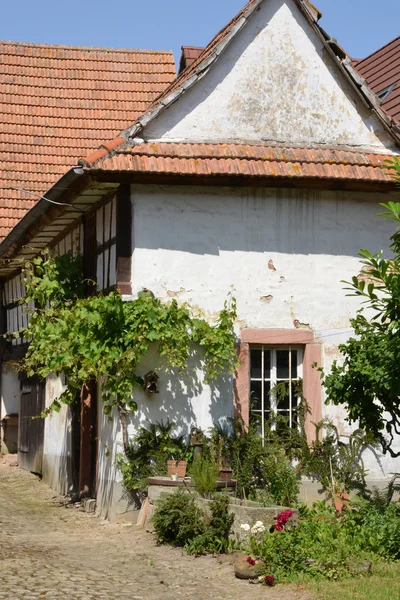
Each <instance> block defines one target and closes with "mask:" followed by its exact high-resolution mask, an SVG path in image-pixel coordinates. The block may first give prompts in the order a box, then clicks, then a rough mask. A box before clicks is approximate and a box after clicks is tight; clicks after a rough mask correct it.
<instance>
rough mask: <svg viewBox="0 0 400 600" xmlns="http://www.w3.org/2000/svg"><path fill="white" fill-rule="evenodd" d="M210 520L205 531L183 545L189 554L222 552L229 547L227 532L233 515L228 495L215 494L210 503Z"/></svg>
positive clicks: (233, 517)
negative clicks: (230, 511) (230, 510)
mask: <svg viewBox="0 0 400 600" xmlns="http://www.w3.org/2000/svg"><path fill="white" fill-rule="evenodd" d="M210 511H211V521H210V523H209V525H208V527H207V528H206V530H205V532H204V533H202V534H201V535H198V536H197V537H195V538H194V539H193V540H192V541H191V542H188V543H187V544H186V545H185V550H186V551H187V552H188V553H189V554H194V555H195V556H200V554H207V553H208V552H212V553H213V554H224V553H225V552H227V550H228V549H229V545H230V544H229V534H230V531H231V528H232V525H233V521H234V520H235V516H234V515H233V514H231V513H229V497H228V496H225V495H224V494H216V496H215V498H214V500H213V501H212V502H211V504H210Z"/></svg>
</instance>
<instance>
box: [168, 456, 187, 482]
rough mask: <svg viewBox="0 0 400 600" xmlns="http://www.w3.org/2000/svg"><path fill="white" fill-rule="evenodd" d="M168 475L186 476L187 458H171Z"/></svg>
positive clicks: (181, 477)
mask: <svg viewBox="0 0 400 600" xmlns="http://www.w3.org/2000/svg"><path fill="white" fill-rule="evenodd" d="M167 466H168V475H178V477H179V478H180V479H183V478H184V477H185V476H186V467H187V461H186V460H169V461H168V462H167Z"/></svg>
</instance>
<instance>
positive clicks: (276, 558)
mask: <svg viewBox="0 0 400 600" xmlns="http://www.w3.org/2000/svg"><path fill="white" fill-rule="evenodd" d="M250 544H251V545H250V549H249V550H250V552H251V553H252V554H253V555H254V556H257V557H259V558H261V559H262V560H263V561H265V563H266V565H268V570H269V572H270V573H271V574H273V575H274V576H275V577H276V578H277V579H278V580H280V581H284V580H291V579H293V578H296V577H297V576H298V575H302V576H304V577H306V578H331V579H340V578H345V577H348V576H351V575H354V574H355V573H358V571H357V569H358V567H359V565H360V564H361V563H362V561H364V560H376V559H386V560H399V559H400V510H399V506H398V505H396V504H394V503H392V504H390V505H389V506H387V507H386V508H384V509H382V510H380V509H379V508H377V507H376V506H375V505H374V504H373V503H372V502H368V501H360V502H359V503H358V504H355V505H353V506H352V509H351V510H347V511H346V512H345V513H344V514H343V515H342V516H341V517H338V516H337V514H336V513H335V511H334V510H333V509H332V508H327V507H326V506H325V505H324V504H322V503H319V504H318V505H314V508H313V509H311V510H310V509H307V508H306V507H302V509H301V510H300V518H299V523H298V525H297V526H293V525H290V523H289V524H288V525H287V526H286V527H285V529H284V530H283V531H274V532H273V533H272V534H271V533H265V534H263V535H262V536H260V535H257V536H253V537H252V538H251V542H250Z"/></svg>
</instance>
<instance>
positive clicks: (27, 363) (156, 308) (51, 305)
mask: <svg viewBox="0 0 400 600" xmlns="http://www.w3.org/2000/svg"><path fill="white" fill-rule="evenodd" d="M24 275H25V287H26V298H25V300H24V302H25V303H26V304H28V303H30V304H32V303H34V305H35V306H36V309H35V311H34V312H33V314H32V316H31V319H30V322H29V326H28V327H27V328H26V329H24V331H23V333H24V337H25V338H26V339H31V340H32V341H31V343H30V346H29V350H28V352H27V354H26V356H25V358H24V359H23V361H22V364H21V368H23V369H25V370H26V371H27V372H29V373H31V374H34V373H35V374H38V375H40V376H41V377H43V378H45V377H47V376H48V375H50V374H51V373H55V374H56V375H60V374H61V373H64V374H65V375H66V376H67V377H68V382H69V383H68V389H69V391H68V394H64V395H63V396H61V397H60V398H59V399H58V401H60V402H64V403H68V398H70V397H72V396H73V397H75V396H74V395H76V393H77V391H79V390H80V388H81V386H82V384H83V383H84V382H86V381H89V380H91V379H94V380H101V382H102V392H103V400H104V401H105V403H106V406H105V412H106V414H108V415H110V414H111V412H112V407H113V406H117V405H118V406H123V407H124V409H128V410H136V409H137V404H136V402H135V401H134V400H133V398H132V393H133V390H134V388H135V387H138V386H139V387H142V386H143V383H144V382H143V379H142V378H140V377H139V376H138V375H137V373H136V369H137V367H138V365H139V363H140V362H141V361H142V360H143V358H144V357H145V356H146V354H147V353H148V351H149V349H150V347H151V346H152V345H154V344H157V345H158V346H157V347H158V351H159V354H160V356H161V357H162V359H163V366H162V368H163V369H164V370H171V369H177V370H178V371H180V372H184V373H186V374H187V373H188V364H187V361H188V357H189V354H190V352H191V348H192V345H193V344H197V345H200V346H201V347H202V349H203V350H204V369H205V375H206V380H207V381H211V380H212V379H214V378H215V377H217V376H218V375H219V374H221V373H232V372H233V371H234V369H235V367H236V365H237V355H236V351H235V335H234V325H233V324H234V321H235V319H236V303H235V300H234V299H233V298H232V297H229V299H228V300H227V302H226V303H225V305H224V309H223V310H222V311H221V313H220V315H219V318H218V320H217V323H216V324H214V325H210V324H209V323H207V322H206V321H205V320H203V319H200V318H199V317H198V316H197V317H196V318H193V316H192V315H191V313H190V311H189V308H188V307H187V306H186V305H179V304H178V303H177V302H176V300H173V301H172V302H170V303H168V304H164V303H163V302H161V301H160V300H159V299H157V298H154V297H153V296H152V294H150V293H145V292H144V293H140V294H139V295H138V298H137V299H136V300H134V301H131V302H123V300H122V297H121V295H120V294H119V293H117V292H112V293H110V294H108V295H102V294H98V295H91V296H89V297H87V296H86V295H85V292H87V285H88V282H85V281H83V280H82V259H81V257H80V256H76V257H74V256H72V254H71V253H68V254H65V255H63V256H61V257H55V256H52V255H51V253H50V252H49V251H45V252H44V253H43V254H42V255H40V256H38V257H36V258H35V259H34V260H33V261H32V263H28V264H27V265H26V266H25V271H24ZM54 408H55V409H56V408H57V405H55V406H54Z"/></svg>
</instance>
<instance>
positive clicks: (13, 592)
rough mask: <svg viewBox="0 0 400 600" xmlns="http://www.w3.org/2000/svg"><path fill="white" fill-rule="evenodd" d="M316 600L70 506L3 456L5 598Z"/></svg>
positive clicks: (0, 567)
mask: <svg viewBox="0 0 400 600" xmlns="http://www.w3.org/2000/svg"><path fill="white" fill-rule="evenodd" d="M103 598H104V599H112V600H113V599H116V600H117V599H118V600H120V599H121V600H123V599H125V598H126V599H129V600H158V599H163V600H178V599H186V600H208V599H210V600H211V599H213V600H223V599H225V600H264V599H272V600H278V599H279V600H313V597H312V596H311V595H309V594H308V593H307V592H306V591H304V590H302V589H299V588H296V587H290V586H277V587H276V588H273V589H270V588H264V587H262V586H259V585H250V584H249V583H247V582H242V581H239V580H236V579H235V577H234V575H233V568H232V566H231V565H230V564H227V563H223V564H221V562H219V560H218V559H217V558H213V557H201V558H198V559H194V558H192V557H189V556H187V555H185V554H183V553H182V552H181V551H179V550H177V549H172V548H168V547H165V546H164V547H163V546H157V545H156V543H155V541H154V537H153V536H152V535H151V534H149V533H146V532H145V531H143V530H140V529H138V528H136V527H135V526H125V525H113V524H110V523H106V522H102V521H100V520H99V519H97V518H96V517H94V516H91V515H88V514H86V513H84V512H81V511H80V510H78V509H76V508H73V507H71V508H67V507H66V506H65V505H64V504H63V503H62V502H60V498H59V497H58V496H56V495H55V494H54V492H53V491H52V490H50V488H48V487H47V486H46V485H45V484H44V483H42V482H41V481H39V480H38V479H37V478H36V477H35V476H34V475H31V474H30V473H27V472H25V471H22V470H20V469H18V468H17V467H11V466H10V465H9V464H6V463H4V462H3V461H2V459H1V457H0V599H1V600H22V599H23V600H38V599H46V600H52V599H54V600H56V599H57V600H64V599H68V600H78V599H79V600H81V599H82V600H83V599H85V600H100V599H103Z"/></svg>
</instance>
